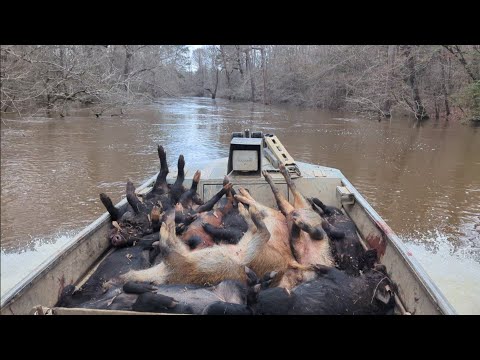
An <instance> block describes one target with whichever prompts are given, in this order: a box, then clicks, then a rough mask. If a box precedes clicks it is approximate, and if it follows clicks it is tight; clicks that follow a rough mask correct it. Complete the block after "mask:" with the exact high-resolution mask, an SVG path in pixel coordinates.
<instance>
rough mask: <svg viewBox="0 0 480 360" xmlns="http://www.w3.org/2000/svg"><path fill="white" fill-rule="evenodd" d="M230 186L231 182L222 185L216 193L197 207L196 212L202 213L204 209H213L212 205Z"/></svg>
mask: <svg viewBox="0 0 480 360" xmlns="http://www.w3.org/2000/svg"><path fill="white" fill-rule="evenodd" d="M231 188H232V184H231V183H228V184H227V185H224V186H223V188H222V190H220V191H219V192H218V193H216V194H215V195H213V197H212V198H211V199H210V200H208V201H207V202H206V203H205V204H203V205H200V206H199V207H198V208H197V210H196V211H197V213H202V212H205V211H210V210H212V209H213V206H214V205H215V204H216V203H217V202H218V201H219V200H220V199H221V198H222V196H223V195H225V194H226V192H227V191H228V190H229V189H231Z"/></svg>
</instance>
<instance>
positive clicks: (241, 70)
mask: <svg viewBox="0 0 480 360" xmlns="http://www.w3.org/2000/svg"><path fill="white" fill-rule="evenodd" d="M235 49H236V50H237V65H238V71H239V72H240V76H241V78H242V80H243V67H242V57H241V53H240V45H235Z"/></svg>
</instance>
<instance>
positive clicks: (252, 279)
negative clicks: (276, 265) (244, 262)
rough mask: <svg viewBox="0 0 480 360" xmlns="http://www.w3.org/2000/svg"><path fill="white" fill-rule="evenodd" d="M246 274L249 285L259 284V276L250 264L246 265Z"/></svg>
mask: <svg viewBox="0 0 480 360" xmlns="http://www.w3.org/2000/svg"><path fill="white" fill-rule="evenodd" d="M245 274H246V275H247V284H248V286H254V285H256V284H258V282H259V281H258V277H257V274H255V272H254V271H253V270H252V269H250V268H249V267H248V266H245Z"/></svg>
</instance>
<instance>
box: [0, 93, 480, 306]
mask: <svg viewBox="0 0 480 360" xmlns="http://www.w3.org/2000/svg"><path fill="white" fill-rule="evenodd" d="M246 128H249V129H251V130H262V131H264V132H268V133H275V134H276V135H277V136H278V137H279V139H280V140H281V141H282V142H283V144H284V145H285V147H286V148H287V150H288V151H289V152H290V154H291V155H292V156H293V157H294V158H295V159H298V160H300V161H305V162H311V163H316V164H321V165H325V166H330V167H335V168H339V169H340V170H341V171H342V172H343V173H344V174H345V175H346V176H347V178H348V179H349V180H350V181H351V182H352V183H353V185H354V186H355V187H356V188H357V189H358V190H359V191H360V192H361V193H362V194H363V196H364V197H365V198H366V199H367V200H368V201H369V202H370V204H371V205H372V206H373V207H374V208H375V209H376V210H377V212H378V213H379V214H380V215H381V216H382V217H383V218H384V219H385V220H386V221H387V223H388V224H389V225H390V226H391V228H392V229H393V230H394V231H395V232H396V233H397V234H398V235H399V236H400V238H401V239H402V240H403V241H404V242H405V243H406V244H407V246H408V247H409V248H410V250H411V251H412V252H413V253H414V255H415V256H416V257H417V258H418V259H419V261H420V262H421V264H422V265H423V266H424V267H425V269H426V270H427V272H428V273H429V274H430V276H431V277H432V278H433V280H434V281H435V282H436V283H437V285H438V286H439V287H440V289H441V290H442V291H443V292H444V294H445V295H446V296H447V298H448V299H449V300H450V302H451V303H452V305H454V306H455V308H456V309H457V311H458V312H460V313H477V314H478V313H480V234H479V233H477V232H476V231H475V229H474V227H475V224H477V223H480V128H474V127H471V126H464V125H461V124H458V123H451V122H450V123H449V122H444V121H441V122H435V120H431V121H428V122H425V123H423V124H417V123H415V121H413V120H412V119H409V118H406V117H399V118H393V119H391V120H387V121H385V120H384V121H381V122H378V121H376V120H370V119H365V118H362V117H360V116H358V115H354V114H345V113H338V112H336V113H333V112H327V111H320V110H311V109H309V110H306V109H299V108H295V107H281V106H267V107H265V106H263V105H261V104H251V103H231V102H228V101H226V100H211V99H207V98H182V99H168V100H162V101H160V102H158V103H157V104H155V105H152V106H148V107H145V108H143V109H141V110H138V109H137V110H131V111H129V112H128V115H124V116H122V117H119V116H112V117H110V116H106V117H102V118H99V119H97V118H95V117H94V116H91V115H89V114H88V113H87V112H82V111H78V112H76V113H75V115H71V116H67V117H65V118H62V119H59V118H55V119H52V118H46V117H27V118H15V117H12V118H5V116H4V117H3V118H2V124H1V291H2V294H3V293H4V292H5V291H7V290H8V289H9V288H11V286H13V285H14V284H15V283H16V282H18V281H19V280H20V279H22V278H23V277H24V276H25V275H26V274H27V273H28V272H29V271H32V270H33V269H35V268H36V267H37V266H38V265H39V264H40V263H41V262H42V261H44V260H45V259H46V258H48V256H49V254H51V253H52V251H53V250H54V249H55V247H56V246H58V245H59V244H62V243H63V242H65V241H66V240H68V238H70V237H71V236H73V235H75V234H76V233H77V232H79V231H80V230H81V229H82V228H83V227H84V226H85V225H87V224H89V223H90V222H92V221H93V220H94V219H96V218H97V217H98V216H99V215H100V214H102V213H103V212H104V211H105V210H104V208H103V206H102V204H101V203H100V201H99V198H98V194H99V193H100V192H105V193H107V194H109V195H111V197H112V199H113V200H114V202H117V201H119V200H120V199H121V197H122V196H123V195H124V189H125V182H126V181H127V179H131V180H132V181H133V182H134V184H135V185H137V186H138V185H140V184H141V183H142V182H143V181H144V180H146V179H147V178H149V177H151V176H152V175H154V174H155V173H156V172H157V171H158V158H157V154H156V144H163V145H164V146H165V148H166V150H167V154H168V160H169V163H170V164H172V166H175V164H176V159H177V157H178V155H179V154H180V153H182V154H184V156H185V159H186V161H187V163H190V164H192V163H195V161H203V160H205V159H208V158H211V159H214V158H218V157H224V156H228V144H229V141H230V134H231V132H233V131H242V130H243V129H246Z"/></svg>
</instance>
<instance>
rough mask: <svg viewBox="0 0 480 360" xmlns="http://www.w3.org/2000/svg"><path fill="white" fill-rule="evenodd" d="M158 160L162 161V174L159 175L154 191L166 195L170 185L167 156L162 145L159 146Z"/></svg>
mask: <svg viewBox="0 0 480 360" xmlns="http://www.w3.org/2000/svg"><path fill="white" fill-rule="evenodd" d="M158 158H159V159H160V172H159V173H158V176H157V180H156V181H155V184H154V185H153V190H152V191H154V192H157V193H160V194H166V193H167V192H168V185H167V175H168V164H167V154H166V152H165V149H164V148H163V146H162V145H158Z"/></svg>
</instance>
